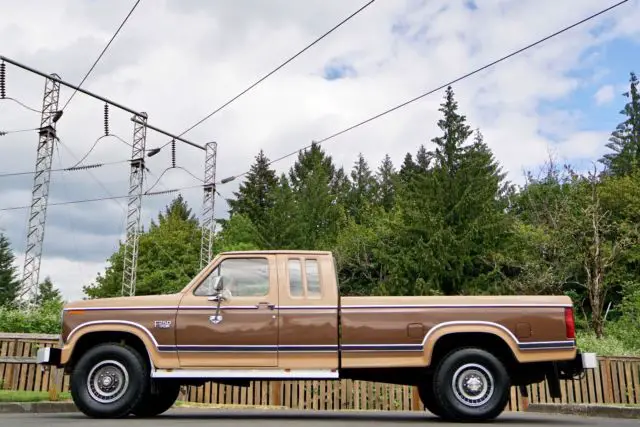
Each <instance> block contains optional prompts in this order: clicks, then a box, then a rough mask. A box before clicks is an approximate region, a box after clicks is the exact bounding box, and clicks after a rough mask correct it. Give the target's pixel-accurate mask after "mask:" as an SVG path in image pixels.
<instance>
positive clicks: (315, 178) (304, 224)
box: [289, 143, 342, 249]
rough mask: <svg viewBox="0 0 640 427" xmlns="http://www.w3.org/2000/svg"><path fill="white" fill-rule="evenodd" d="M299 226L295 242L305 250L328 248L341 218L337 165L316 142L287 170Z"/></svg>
mask: <svg viewBox="0 0 640 427" xmlns="http://www.w3.org/2000/svg"><path fill="white" fill-rule="evenodd" d="M289 179H290V182H291V188H292V190H293V194H294V200H295V205H296V215H297V221H296V222H297V224H298V225H299V227H300V229H299V232H300V234H299V238H300V241H299V242H298V245H299V246H300V247H303V248H306V249H321V248H329V247H330V245H331V244H332V243H333V242H334V241H335V239H336V237H337V233H338V231H339V222H340V219H341V217H342V207H341V206H340V205H339V204H338V203H337V200H338V198H339V195H338V194H336V168H335V165H334V164H333V161H332V159H331V156H327V155H326V154H325V153H324V151H323V150H322V149H321V148H320V146H319V145H318V144H316V143H314V144H312V145H311V148H309V149H308V150H304V151H303V152H300V154H299V155H298V159H297V160H296V162H295V163H294V165H293V167H292V168H291V170H290V171H289Z"/></svg>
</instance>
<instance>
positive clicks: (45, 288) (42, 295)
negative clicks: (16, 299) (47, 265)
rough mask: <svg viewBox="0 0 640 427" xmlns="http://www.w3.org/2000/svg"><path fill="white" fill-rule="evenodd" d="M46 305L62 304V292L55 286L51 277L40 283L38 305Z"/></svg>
mask: <svg viewBox="0 0 640 427" xmlns="http://www.w3.org/2000/svg"><path fill="white" fill-rule="evenodd" d="M46 303H56V304H61V303H62V295H61V294H60V290H58V289H56V288H55V287H54V286H53V283H52V282H51V278H50V277H49V276H47V277H45V279H44V282H42V283H40V285H39V286H38V297H37V298H36V304H37V305H43V304H46Z"/></svg>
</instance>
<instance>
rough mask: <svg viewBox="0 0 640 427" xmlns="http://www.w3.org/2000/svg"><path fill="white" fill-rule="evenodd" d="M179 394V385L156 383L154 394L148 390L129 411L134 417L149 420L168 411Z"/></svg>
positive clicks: (165, 382)
mask: <svg viewBox="0 0 640 427" xmlns="http://www.w3.org/2000/svg"><path fill="white" fill-rule="evenodd" d="M179 394H180V384H179V383H176V382H170V381H158V382H157V384H156V392H155V393H151V392H150V390H149V391H147V393H145V395H144V398H143V399H142V400H141V401H140V402H139V403H138V405H137V406H136V407H135V408H133V410H131V413H132V414H133V415H135V416H136V417H140V418H149V417H155V416H156V415H160V414H162V413H163V412H166V411H168V410H169V409H170V408H171V407H172V406H173V404H174V403H175V402H176V399H178V395H179Z"/></svg>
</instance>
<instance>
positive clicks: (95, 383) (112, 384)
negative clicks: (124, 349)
mask: <svg viewBox="0 0 640 427" xmlns="http://www.w3.org/2000/svg"><path fill="white" fill-rule="evenodd" d="M128 387H129V373H128V372H127V370H126V368H125V367H124V366H123V365H122V364H121V363H120V362H116V361H115V360H104V361H102V362H100V363H98V364H96V365H95V366H94V367H93V368H92V369H91V371H90V372H89V375H88V378H87V389H88V391H89V395H90V396H91V398H92V399H93V400H95V401H96V402H100V403H112V402H115V401H116V400H118V399H120V398H121V397H122V396H123V395H124V393H125V392H126V391H127V388H128Z"/></svg>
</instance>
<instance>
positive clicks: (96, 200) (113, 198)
mask: <svg viewBox="0 0 640 427" xmlns="http://www.w3.org/2000/svg"><path fill="white" fill-rule="evenodd" d="M193 188H202V185H192V186H189V187H180V188H174V189H170V190H166V191H163V192H158V193H150V194H145V196H154V195H157V194H161V193H168V192H176V191H181V190H191V189H193ZM128 197H129V196H128V195H123V196H108V197H97V198H94V199H80V200H67V201H64V202H55V203H49V204H48V206H62V205H74V204H78V203H91V202H100V201H103V200H117V199H127V198H128ZM30 207H31V205H27V206H12V207H8V208H0V212H6V211H17V210H22V209H29V208H30Z"/></svg>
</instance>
